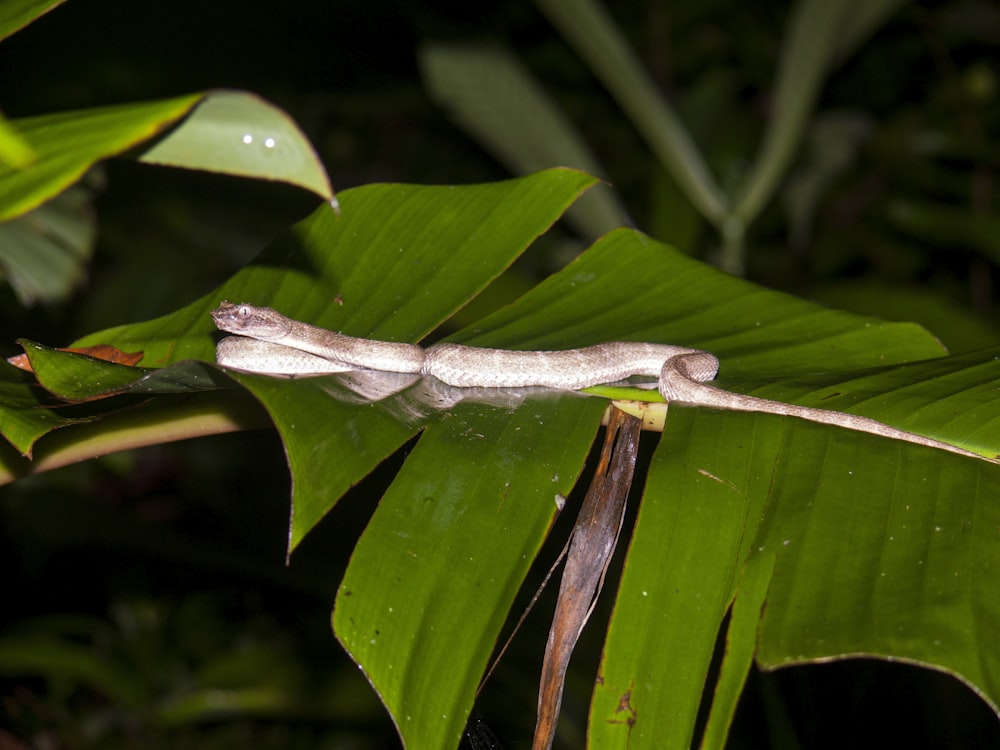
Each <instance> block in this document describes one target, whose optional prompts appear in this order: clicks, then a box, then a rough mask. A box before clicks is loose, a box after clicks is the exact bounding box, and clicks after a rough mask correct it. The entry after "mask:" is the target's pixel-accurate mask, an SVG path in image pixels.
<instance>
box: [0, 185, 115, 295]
mask: <svg viewBox="0 0 1000 750" xmlns="http://www.w3.org/2000/svg"><path fill="white" fill-rule="evenodd" d="M92 208H93V207H92V205H91V200H90V192H89V190H88V189H87V188H86V186H85V185H83V184H77V185H73V186H72V187H70V188H69V189H68V190H66V191H64V192H62V193H60V194H59V195H57V196H56V197H55V198H53V199H52V200H50V201H48V202H46V203H43V204H42V205H41V206H39V207H38V208H36V209H33V210H32V211H29V212H28V213H26V214H23V215H22V216H18V217H17V218H15V219H11V220H10V221H7V222H4V223H2V224H0V248H2V250H0V275H2V276H3V277H4V278H6V279H7V281H8V283H10V285H11V288H12V289H13V290H14V292H15V294H17V296H18V299H19V300H20V301H21V304H23V305H32V304H35V303H38V302H59V301H61V300H64V299H65V298H66V297H68V296H69V295H70V293H71V292H72V291H73V290H74V289H75V288H76V287H77V286H78V285H79V284H80V283H81V282H82V281H83V279H84V275H85V269H86V265H87V263H88V262H89V260H90V256H91V253H92V252H93V248H94V239H95V237H96V235H97V227H96V223H95V220H94V213H93V210H92Z"/></svg>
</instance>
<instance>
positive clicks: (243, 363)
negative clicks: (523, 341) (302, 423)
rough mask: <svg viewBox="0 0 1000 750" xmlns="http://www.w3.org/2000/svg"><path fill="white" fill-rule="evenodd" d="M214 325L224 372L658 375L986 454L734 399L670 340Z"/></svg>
mask: <svg viewBox="0 0 1000 750" xmlns="http://www.w3.org/2000/svg"><path fill="white" fill-rule="evenodd" d="M211 315H212V320H213V321H214V323H215V325H216V327H217V328H218V329H219V330H221V331H224V332H226V333H231V334H235V335H233V336H227V337H225V338H223V339H221V340H220V341H219V342H218V344H217V346H216V362H217V363H218V364H220V365H222V366H223V367H227V368H230V369H234V370H240V371H243V372H250V373H259V374H266V375H324V374H329V373H337V372H348V371H352V370H374V371H381V372H397V373H411V374H414V375H421V376H430V377H433V378H436V379H437V380H440V381H442V382H444V383H446V384H448V385H451V386H454V387H457V388H473V387H475V388H522V387H528V386H539V387H543V388H552V389H557V390H568V391H575V390H580V389H584V388H589V387H592V386H596V385H602V384H607V383H615V382H620V381H624V380H627V379H628V378H630V377H633V376H647V377H653V378H656V384H657V389H658V390H659V392H660V395H662V396H663V398H664V399H665V400H666V401H667V402H668V403H670V402H679V403H684V404H688V405H691V406H701V407H708V408H714V409H723V410H730V411H740V412H758V413H765V414H777V415H780V416H786V417H795V418H798V419H804V420H807V421H810V422H818V423H820V424H827V425H834V426H837V427H841V428H844V429H848V430H854V431H857V432H865V433H868V434H871V435H878V436H881V437H884V438H890V439H893V440H901V441H904V442H908V443H915V444H917V445H924V446H928V447H931V448H937V449H939V450H944V451H949V452H951V453H958V454H960V455H963V456H969V457H973V458H978V459H983V458H986V457H985V456H983V455H981V454H978V453H973V452H971V451H968V450H965V449H963V448H959V447H958V446H955V445H951V444H950V443H945V442H942V441H940V440H935V439H933V438H929V437H925V436H923V435H918V434H916V433H913V432H907V431H906V430H902V429H899V428H897V427H892V426H891V425H887V424H885V423H883V422H879V421H878V420H875V419H871V418H869V417H862V416H859V415H857V414H850V413H846V412H839V411H833V410H830V409H817V408H813V407H808V406H800V405H797V404H787V403H784V402H781V401H772V400H770V399H764V398H758V397H756V396H749V395H746V394H742V393H733V392H731V391H726V390H724V389H722V388H718V387H716V386H714V385H711V384H710V382H709V381H711V380H714V379H715V376H716V375H717V373H718V371H719V360H718V358H717V357H716V356H715V355H714V354H712V353H711V352H707V351H703V350H701V349H692V348H689V347H684V346H675V345H671V344H657V343H644V342H630V341H611V342H605V343H601V344H595V345H592V346H586V347H580V348H577V349H563V350H554V351H518V350H509V349H490V348H485V347H476V346H466V345H464V344H453V343H448V342H442V343H437V344H434V345H432V346H430V347H428V348H426V349H425V348H423V347H421V346H419V345H417V344H408V343H399V342H391V341H379V340H375V339H366V338H357V337H354V336H348V335H345V334H342V333H338V332H336V331H331V330H328V329H325V328H321V327H319V326H314V325H311V324H308V323H303V322H301V321H298V320H294V319H292V318H289V317H287V316H285V315H283V314H281V313H280V312H278V311H277V310H274V309H272V308H269V307H262V306H256V305H251V304H247V303H232V302H226V301H223V302H222V303H221V304H220V305H219V307H218V308H216V309H215V310H213V311H212V313H211Z"/></svg>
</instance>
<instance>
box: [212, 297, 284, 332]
mask: <svg viewBox="0 0 1000 750" xmlns="http://www.w3.org/2000/svg"><path fill="white" fill-rule="evenodd" d="M212 320H213V321H215V326H216V328H218V329H219V330H220V331H226V332H227V333H237V334H242V335H244V336H248V337H250V338H254V339H259V340H261V341H275V340H277V339H281V338H283V337H285V336H287V335H288V333H289V331H290V330H291V321H290V320H289V319H288V318H286V317H285V316H284V315H282V314H281V313H279V312H278V311H277V310H272V309H271V308H270V307H257V306H255V305H248V304H246V303H239V304H234V303H232V302H221V303H220V304H219V306H218V307H217V308H215V309H214V310H212Z"/></svg>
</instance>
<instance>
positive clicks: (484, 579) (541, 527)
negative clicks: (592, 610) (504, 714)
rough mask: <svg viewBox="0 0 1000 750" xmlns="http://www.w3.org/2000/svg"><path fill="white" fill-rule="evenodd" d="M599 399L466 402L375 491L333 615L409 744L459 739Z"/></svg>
mask: <svg viewBox="0 0 1000 750" xmlns="http://www.w3.org/2000/svg"><path fill="white" fill-rule="evenodd" d="M603 411H604V405H603V404H602V403H601V402H600V401H599V400H596V399H583V398H580V397H576V396H574V395H571V394H568V395H564V396H562V397H559V398H553V399H548V400H545V401H529V402H526V403H524V404H522V405H521V406H520V407H518V408H517V409H515V410H514V411H512V412H509V413H503V412H501V413H497V411H496V410H495V409H494V408H490V407H484V406H482V405H473V404H462V405H461V406H460V407H457V408H455V409H453V410H451V411H449V412H448V413H446V414H445V415H444V416H443V417H442V419H441V420H440V421H439V422H436V423H435V424H433V425H431V426H430V427H428V429H427V430H426V432H425V433H424V434H423V436H421V438H420V441H419V442H418V443H417V447H416V448H415V449H414V450H413V452H412V453H411V454H410V456H409V457H408V459H407V462H406V464H405V465H404V467H403V469H402V471H401V472H400V474H399V476H397V478H396V480H395V481H394V482H393V484H392V487H391V488H390V490H389V491H388V492H387V493H386V495H385V496H384V497H383V498H382V501H381V502H380V503H379V507H378V509H377V510H376V512H375V515H374V516H373V518H372V520H371V522H370V523H369V525H368V528H367V529H366V530H365V533H364V535H363V536H362V538H361V541H360V542H359V543H358V546H357V547H356V548H355V550H354V554H353V555H352V557H351V563H350V566H349V567H348V570H347V573H346V575H345V577H344V581H343V583H342V584H341V587H340V590H339V591H338V594H337V603H336V605H335V607H334V616H333V624H334V629H335V631H336V633H337V635H338V637H339V638H340V641H341V642H342V643H343V644H344V647H345V648H346V649H347V650H348V652H350V653H351V655H352V656H353V657H354V658H355V659H356V660H357V662H358V663H359V664H360V665H361V666H362V668H363V669H364V670H365V674H366V675H367V676H368V679H369V680H370V681H371V683H372V686H373V687H374V688H375V690H376V691H377V692H378V694H379V696H380V697H381V698H382V701H383V702H384V703H385V705H386V707H387V708H388V709H389V711H390V713H392V715H393V717H394V718H395V721H396V726H397V727H398V729H399V732H400V735H401V736H402V737H403V741H404V743H405V745H406V746H407V747H414V748H420V747H455V746H456V745H457V743H458V740H459V739H460V737H461V734H462V730H463V728H464V727H465V723H466V719H467V717H468V714H469V710H470V709H471V707H472V701H473V699H474V697H475V693H476V687H477V685H478V684H479V680H480V678H481V676H482V674H483V671H484V670H485V667H486V661H487V659H488V658H489V655H490V653H491V651H492V649H493V644H494V642H495V641H496V638H497V635H498V634H499V632H500V629H501V627H502V626H503V623H504V621H505V620H506V618H507V613H508V610H509V608H510V606H511V603H512V602H513V599H514V595H515V594H516V593H517V591H518V589H519V588H520V585H521V583H522V581H523V579H524V576H525V575H526V574H527V572H528V568H529V567H530V566H531V563H532V561H533V560H534V558H535V555H537V553H538V550H539V548H540V547H541V544H542V542H543V541H544V539H545V535H546V533H547V531H548V529H549V527H550V526H551V524H552V521H553V519H554V517H555V515H556V512H557V503H559V502H560V499H561V498H563V497H564V496H565V495H567V494H568V493H569V491H570V489H572V487H573V484H574V483H575V481H576V478H577V476H578V475H579V473H580V470H581V469H582V467H583V463H584V460H585V459H586V457H587V453H588V451H589V448H590V444H591V442H592V441H593V436H594V433H595V431H596V429H597V427H598V425H599V423H600V418H601V414H602V412H603ZM553 436H558V439H553ZM442 467H446V468H442ZM376 570H377V571H378V575H377V576H373V573H374V572H375V571H376ZM415 602H419V606H414V603H415ZM473 602H475V604H473Z"/></svg>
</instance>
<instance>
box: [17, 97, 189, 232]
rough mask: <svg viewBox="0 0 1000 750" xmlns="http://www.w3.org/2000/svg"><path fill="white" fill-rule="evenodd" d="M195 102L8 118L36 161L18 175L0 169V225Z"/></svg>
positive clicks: (163, 127) (172, 120)
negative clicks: (32, 152)
mask: <svg viewBox="0 0 1000 750" xmlns="http://www.w3.org/2000/svg"><path fill="white" fill-rule="evenodd" d="M200 99H201V95H200V94H196V95H194V96H185V97H179V98H177V99H166V100H163V101H159V102H149V103H145V104H122V105H116V106H111V107H100V108H98V109H89V110H81V111H78V112H64V113H60V114H54V115H42V116H40V117H29V118H25V119H23V120H14V121H13V122H12V124H13V125H14V126H15V127H16V128H17V129H18V131H19V132H20V133H21V135H22V136H23V137H24V139H25V140H26V141H27V142H28V143H29V144H30V146H31V147H32V148H33V149H34V151H35V153H36V155H37V157H36V159H35V161H34V162H33V163H32V165H31V166H30V168H28V169H24V170H20V171H15V170H13V169H11V168H10V167H5V166H2V165H0V221H7V220H9V219H12V218H14V217H15V216H20V215H21V214H24V213H26V212H28V211H30V210H31V209H33V208H36V207H37V206H39V205H41V204H42V203H44V202H45V201H47V200H49V199H51V198H53V197H54V196H56V195H57V194H58V193H61V192H62V191H63V190H65V189H66V188H68V187H69V186H70V185H72V184H73V183H75V182H76V181H77V180H79V179H80V178H81V177H82V176H83V174H84V172H86V171H87V170H88V169H90V168H91V167H92V166H93V165H94V164H95V163H97V162H98V161H100V160H102V159H107V158H108V157H110V156H115V155H117V154H120V153H122V152H123V151H125V150H126V149H129V148H131V147H132V146H135V145H136V144H138V143H142V142H143V141H146V140H148V139H150V138H152V137H153V136H155V135H157V134H159V133H161V132H163V131H164V130H166V129H167V128H168V127H170V126H171V125H173V124H174V123H175V122H176V121H177V120H178V119H180V118H181V117H183V116H184V115H186V114H187V113H188V112H189V111H190V110H191V108H192V107H193V106H194V105H195V104H196V103H197V102H198V101H199V100H200Z"/></svg>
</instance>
